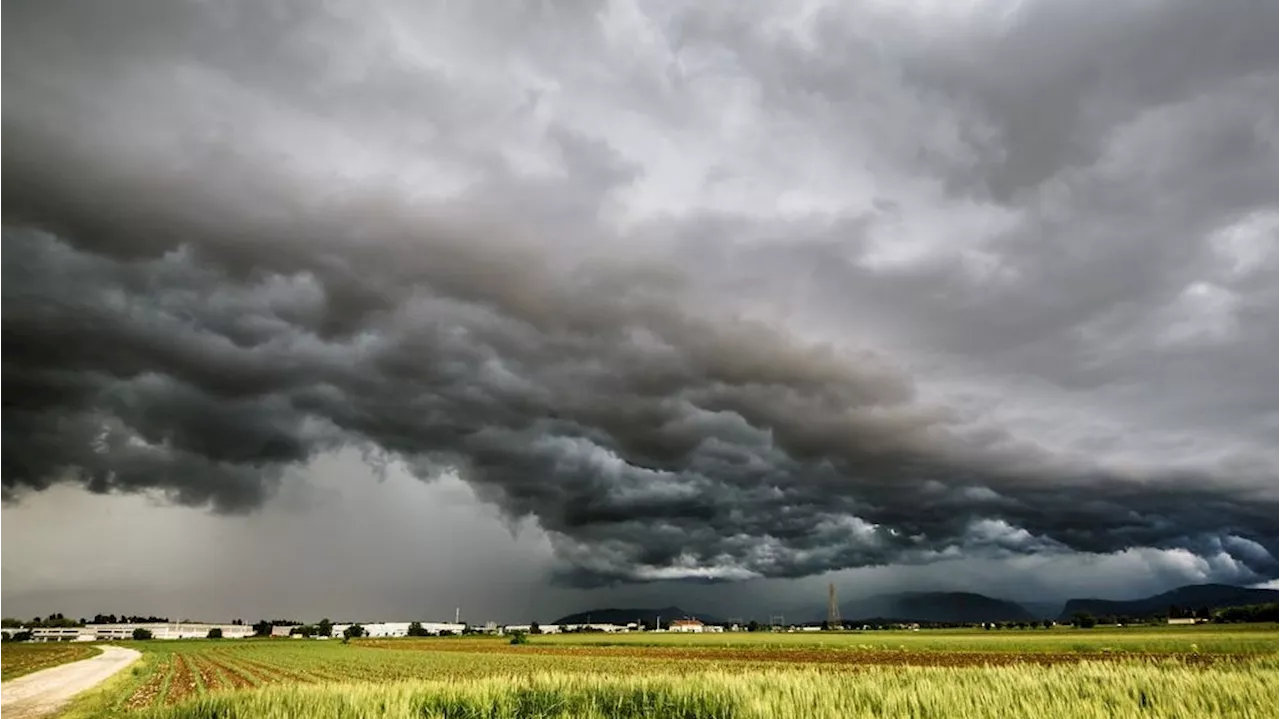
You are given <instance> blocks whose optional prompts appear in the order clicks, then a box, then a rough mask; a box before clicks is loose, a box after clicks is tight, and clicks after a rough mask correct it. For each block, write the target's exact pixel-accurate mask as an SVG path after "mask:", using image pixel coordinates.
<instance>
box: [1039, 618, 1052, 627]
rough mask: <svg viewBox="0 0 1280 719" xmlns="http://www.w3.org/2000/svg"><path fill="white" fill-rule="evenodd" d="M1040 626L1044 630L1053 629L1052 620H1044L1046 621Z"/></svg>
mask: <svg viewBox="0 0 1280 719" xmlns="http://www.w3.org/2000/svg"><path fill="white" fill-rule="evenodd" d="M1040 624H1041V625H1042V626H1043V627H1044V628H1045V629H1053V620H1052V619H1046V620H1044V621H1043V622H1040Z"/></svg>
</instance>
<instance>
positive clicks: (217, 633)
mask: <svg viewBox="0 0 1280 719" xmlns="http://www.w3.org/2000/svg"><path fill="white" fill-rule="evenodd" d="M205 638H206V639H221V638H222V629H221V628H219V627H214V628H213V629H210V630H209V634H208V635H207V636H206V637H205Z"/></svg>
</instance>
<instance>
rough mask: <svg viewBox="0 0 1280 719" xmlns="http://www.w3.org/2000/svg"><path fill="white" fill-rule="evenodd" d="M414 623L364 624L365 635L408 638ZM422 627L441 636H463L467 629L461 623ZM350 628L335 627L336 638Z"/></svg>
mask: <svg viewBox="0 0 1280 719" xmlns="http://www.w3.org/2000/svg"><path fill="white" fill-rule="evenodd" d="M410 624H412V622H374V623H372V624H362V625H360V626H362V627H364V635H365V636H366V637H407V636H409V625H410ZM418 624H420V625H422V629H423V631H425V632H426V633H427V634H432V635H436V634H440V633H441V632H453V633H454V634H461V633H462V630H464V629H466V628H467V625H466V624H462V623H460V622H418ZM348 626H350V625H349V624H344V625H341V630H339V625H334V627H333V631H334V636H335V637H340V636H342V631H345V630H346V628H347V627H348Z"/></svg>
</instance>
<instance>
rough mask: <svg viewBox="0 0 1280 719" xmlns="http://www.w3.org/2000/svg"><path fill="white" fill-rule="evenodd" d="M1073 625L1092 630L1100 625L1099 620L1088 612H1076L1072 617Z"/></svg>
mask: <svg viewBox="0 0 1280 719" xmlns="http://www.w3.org/2000/svg"><path fill="white" fill-rule="evenodd" d="M1071 624H1072V625H1073V626H1076V627H1079V628H1081V629H1092V628H1093V627H1094V626H1096V625H1097V624H1098V620H1097V619H1094V618H1093V615H1092V614H1090V613H1088V612H1076V613H1075V614H1073V615H1071Z"/></svg>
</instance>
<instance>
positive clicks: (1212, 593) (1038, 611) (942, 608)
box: [554, 584, 1277, 626]
mask: <svg viewBox="0 0 1280 719" xmlns="http://www.w3.org/2000/svg"><path fill="white" fill-rule="evenodd" d="M1276 598H1277V591H1276V590H1274V589H1251V588H1249V587H1234V586H1231V585H1228V584H1191V585H1187V586H1185V587H1178V588H1177V589H1174V590H1171V591H1168V592H1164V593H1162V594H1156V595H1154V596H1151V597H1146V598H1144V599H1133V600H1124V601H1117V600H1110V599H1071V600H1069V601H1067V603H1066V604H1065V605H1063V604H1061V603H1058V602H1026V603H1024V604H1019V603H1017V602H1013V601H1009V600H1007V599H997V598H995V597H988V596H986V595H983V594H975V593H972V592H900V593H895V594H880V595H876V596H873V597H867V598H865V599H855V600H852V601H848V602H845V603H844V604H841V605H840V616H841V618H842V619H844V621H846V622H859V621H866V620H881V621H884V620H892V621H901V622H939V623H947V624H979V623H982V622H1018V621H1033V620H1036V619H1050V618H1054V617H1057V619H1058V620H1059V621H1069V620H1070V619H1071V616H1072V615H1074V614H1075V613H1076V612H1089V613H1090V614H1093V615H1094V616H1106V615H1128V616H1133V617H1142V616H1151V615H1156V614H1163V613H1164V612H1165V611H1167V610H1168V609H1169V606H1170V605H1176V606H1179V607H1189V608H1192V609H1199V608H1200V607H1208V608H1210V609H1220V608H1222V607H1234V606H1241V605H1245V604H1262V603H1266V602H1275V601H1276ZM825 616H826V611H825V610H821V609H816V608H814V607H813V605H810V606H809V607H807V608H803V609H793V610H792V611H791V612H789V613H788V614H787V615H786V618H787V620H789V621H790V622H792V623H800V624H804V623H817V622H820V621H822V620H823V619H824V618H825ZM659 617H660V618H661V619H662V624H663V625H664V626H665V625H666V624H667V623H668V622H670V621H671V620H673V619H680V618H682V617H696V618H698V619H701V620H702V621H704V622H706V623H708V624H721V623H723V621H722V620H720V619H717V618H715V617H712V616H710V615H706V614H699V613H696V612H689V611H686V610H684V609H681V608H680V607H674V606H672V607H663V608H661V609H592V610H589V611H585V612H578V613H576V614H570V615H568V616H565V617H561V618H559V619H557V620H556V621H555V622H554V623H555V624H588V623H596V624H626V623H628V622H635V621H641V622H645V623H648V624H652V623H653V622H654V621H655V620H656V619H658V618H659ZM757 619H758V620H759V621H760V622H761V623H762V624H763V623H766V622H765V620H764V618H763V615H761V616H759V617H757Z"/></svg>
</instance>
